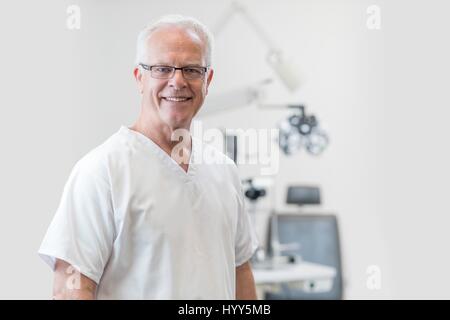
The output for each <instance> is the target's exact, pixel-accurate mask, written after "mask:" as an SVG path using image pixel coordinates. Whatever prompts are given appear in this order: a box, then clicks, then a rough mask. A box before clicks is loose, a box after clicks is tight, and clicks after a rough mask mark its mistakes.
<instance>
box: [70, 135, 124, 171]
mask: <svg viewBox="0 0 450 320" xmlns="http://www.w3.org/2000/svg"><path fill="white" fill-rule="evenodd" d="M131 149H132V148H131V146H130V143H129V141H128V140H127V139H126V137H125V136H124V135H123V133H121V132H120V131H119V132H116V133H114V134H113V135H111V136H110V137H109V138H107V139H106V140H105V141H104V142H103V143H101V144H100V145H98V146H96V147H95V148H93V149H91V150H90V151H88V152H87V153H86V154H85V155H84V156H83V157H81V158H80V159H79V160H78V161H77V162H76V164H75V166H74V170H73V171H74V172H76V173H79V174H81V173H82V174H85V175H89V176H92V177H98V178H102V179H108V177H109V176H110V174H111V169H112V168H113V167H114V166H115V164H116V163H117V162H118V161H121V160H120V159H121V158H123V157H126V156H127V154H129V153H130V150H131Z"/></svg>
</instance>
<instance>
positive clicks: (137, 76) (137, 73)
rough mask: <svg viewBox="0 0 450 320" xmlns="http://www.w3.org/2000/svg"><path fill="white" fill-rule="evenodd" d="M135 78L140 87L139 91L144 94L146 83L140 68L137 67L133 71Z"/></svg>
mask: <svg viewBox="0 0 450 320" xmlns="http://www.w3.org/2000/svg"><path fill="white" fill-rule="evenodd" d="M133 74H134V78H135V79H136V83H137V85H138V89H139V92H140V93H143V92H144V83H143V81H142V72H141V70H140V69H139V67H135V68H134V70H133Z"/></svg>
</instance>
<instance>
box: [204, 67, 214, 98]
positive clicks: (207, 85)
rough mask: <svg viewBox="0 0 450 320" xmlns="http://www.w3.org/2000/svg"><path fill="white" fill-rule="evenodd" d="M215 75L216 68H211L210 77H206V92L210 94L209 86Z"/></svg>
mask: <svg viewBox="0 0 450 320" xmlns="http://www.w3.org/2000/svg"><path fill="white" fill-rule="evenodd" d="M213 75H214V70H213V69H209V71H208V78H207V79H206V94H208V87H209V84H210V83H211V80H212V78H213Z"/></svg>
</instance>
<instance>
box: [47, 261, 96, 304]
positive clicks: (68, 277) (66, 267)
mask: <svg viewBox="0 0 450 320" xmlns="http://www.w3.org/2000/svg"><path fill="white" fill-rule="evenodd" d="M54 279H55V282H54V285H53V299H55V300H72V299H73V300H94V299H95V291H96V289H97V284H96V283H95V282H94V281H93V280H91V279H89V278H88V277H86V276H85V275H83V274H81V273H80V272H78V271H77V270H76V269H75V268H74V267H72V265H70V264H69V263H67V262H65V261H63V260H59V259H57V260H56V265H55V278H54Z"/></svg>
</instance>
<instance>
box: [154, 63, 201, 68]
mask: <svg viewBox="0 0 450 320" xmlns="http://www.w3.org/2000/svg"><path fill="white" fill-rule="evenodd" d="M152 65H153V66H165V67H178V66H174V65H172V64H170V63H155V64H152ZM184 67H204V66H203V65H201V64H200V63H188V64H185V65H183V66H182V67H179V68H184Z"/></svg>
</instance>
